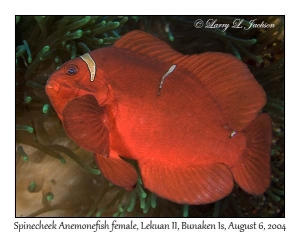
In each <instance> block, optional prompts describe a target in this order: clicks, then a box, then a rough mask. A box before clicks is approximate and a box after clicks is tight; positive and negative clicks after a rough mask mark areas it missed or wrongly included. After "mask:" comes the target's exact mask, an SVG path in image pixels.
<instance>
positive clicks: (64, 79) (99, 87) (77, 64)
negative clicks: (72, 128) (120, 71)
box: [45, 54, 109, 120]
mask: <svg viewBox="0 0 300 233" xmlns="http://www.w3.org/2000/svg"><path fill="white" fill-rule="evenodd" d="M84 56H87V55H86V54H85V55H83V56H81V57H78V58H75V59H73V60H70V61H68V62H66V63H64V64H63V65H61V66H60V67H59V69H57V70H56V71H55V72H54V73H53V74H52V75H51V76H50V77H49V79H48V81H47V84H46V87H45V90H46V93H47V95H48V97H49V99H50V101H51V104H52V106H53V107H54V109H55V111H56V112H57V114H58V116H59V118H60V119H61V120H62V112H63V110H64V108H65V106H66V104H67V103H68V102H69V101H71V100H72V99H74V98H76V97H81V96H83V95H88V94H91V95H93V96H94V97H95V98H96V99H97V101H98V103H99V105H103V103H104V102H105V100H106V99H107V97H108V91H109V86H108V84H107V83H106V81H105V78H104V72H103V71H102V70H101V69H99V68H97V72H96V64H95V62H94V60H93V59H92V57H90V56H89V55H88V56H89V58H88V59H90V60H84V59H83V57H84ZM91 63H92V64H91ZM92 66H94V67H92Z"/></svg>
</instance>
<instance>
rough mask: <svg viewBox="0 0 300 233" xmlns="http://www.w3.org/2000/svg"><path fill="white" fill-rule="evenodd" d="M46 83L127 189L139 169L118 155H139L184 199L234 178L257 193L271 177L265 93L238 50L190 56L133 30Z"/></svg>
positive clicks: (157, 189)
mask: <svg viewBox="0 0 300 233" xmlns="http://www.w3.org/2000/svg"><path fill="white" fill-rule="evenodd" d="M86 57H87V59H86ZM91 64H95V72H94V74H93V72H92V71H91V70H93V68H91V66H93V65H91ZM46 92H47V94H48V96H49V98H50V100H51V103H52V105H53V106H54V108H55V110H56V112H57V113H58V116H59V117H60V119H61V120H62V122H63V125H64V127H65V130H66V132H67V134H68V135H69V136H70V137H71V138H72V139H73V140H74V141H75V142H76V143H77V144H78V145H80V146H82V147H83V148H85V149H87V150H90V151H93V152H94V153H95V159H96V162H97V164H98V166H99V169H100V170H101V171H102V172H103V174H104V176H105V177H106V178H107V179H109V180H110V181H111V182H112V183H114V184H116V185H119V186H121V187H124V188H126V189H127V190H130V189H131V188H132V187H133V185H134V184H135V182H136V180H137V174H136V171H135V169H134V168H133V167H132V166H131V165H130V164H129V163H127V162H125V161H124V160H122V159H121V158H120V156H119V155H121V156H122V157H124V158H129V159H134V160H136V161H137V162H138V166H139V169H140V171H141V176H142V180H143V183H144V186H145V187H146V188H148V189H149V190H150V191H152V192H154V193H156V194H157V195H159V196H161V197H163V198H167V199H169V200H171V201H174V202H177V203H184V204H206V203H211V202H214V201H216V200H219V199H221V198H223V197H225V196H226V195H228V194H229V193H230V192H231V191H232V188H233V184H234V180H235V181H236V182H237V183H238V184H239V185H240V187H241V188H243V189H244V190H245V191H247V192H248V193H251V194H260V193H263V192H264V191H265V190H266V188H267V187H268V186H269V182H270V161H269V153H270V144H271V137H272V135H271V119H270V117H269V116H268V115H267V114H259V111H260V110H261V108H262V107H263V106H264V104H265V102H266V98H265V93H264V91H263V89H262V87H261V86H260V85H259V84H258V83H257V82H256V80H255V79H254V77H253V76H252V74H251V73H250V71H249V70H248V68H247V67H246V66H245V65H244V64H243V63H242V62H241V61H239V60H238V59H236V58H234V57H233V56H231V55H228V54H223V53H204V54H200V55H192V56H184V55H182V54H179V53H177V52H175V51H174V50H172V49H171V48H170V47H169V46H168V45H167V44H165V43H164V42H162V41H160V40H158V39H157V38H155V37H153V36H151V35H149V34H147V33H145V32H141V31H132V32H130V33H128V34H126V35H125V36H124V37H122V38H121V39H120V40H119V41H117V42H116V43H115V44H114V46H112V47H108V48H102V49H98V50H94V51H91V52H90V53H89V56H85V57H83V58H80V57H79V58H76V59H74V60H71V61H69V62H67V63H65V64H64V65H63V66H62V67H61V68H60V69H59V70H57V71H56V72H55V73H54V74H53V75H52V76H51V77H50V79H49V80H48V83H47V85H46Z"/></svg>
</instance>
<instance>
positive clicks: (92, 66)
mask: <svg viewBox="0 0 300 233" xmlns="http://www.w3.org/2000/svg"><path fill="white" fill-rule="evenodd" d="M80 58H81V59H82V60H83V61H84V62H85V63H86V64H87V66H88V68H89V70H90V74H91V82H93V81H94V79H95V75H96V63H95V61H94V60H93V58H92V57H91V56H90V54H88V53H85V54H83V55H82V56H80Z"/></svg>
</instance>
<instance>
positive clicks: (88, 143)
mask: <svg viewBox="0 0 300 233" xmlns="http://www.w3.org/2000/svg"><path fill="white" fill-rule="evenodd" d="M105 114H106V109H105V107H101V106H99V105H98V102H97V100H96V98H95V97H94V96H92V95H84V96H81V97H77V98H74V99H72V100H71V101H70V102H69V103H67V105H66V106H65V108H64V110H63V114H62V115H63V121H62V122H63V126H64V128H65V130H66V133H67V134H68V135H69V137H70V138H71V139H72V140H73V141H74V142H76V143H77V144H78V145H80V146H81V147H83V148H84V149H86V150H89V151H93V152H97V153H99V154H102V155H109V130H108V127H107V125H106V124H105Z"/></svg>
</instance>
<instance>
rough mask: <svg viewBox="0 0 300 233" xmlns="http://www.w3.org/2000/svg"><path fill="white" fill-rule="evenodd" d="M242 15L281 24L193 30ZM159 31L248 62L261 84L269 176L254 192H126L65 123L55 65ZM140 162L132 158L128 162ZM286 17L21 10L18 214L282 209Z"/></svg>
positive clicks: (177, 45)
mask: <svg viewBox="0 0 300 233" xmlns="http://www.w3.org/2000/svg"><path fill="white" fill-rule="evenodd" d="M197 19H202V20H203V21H204V22H206V21H207V20H209V19H217V22H218V23H222V24H226V23H229V24H232V22H233V21H234V20H235V19H243V22H242V24H241V25H242V26H243V27H245V28H248V27H249V26H250V25H251V20H255V21H254V22H255V23H261V22H264V23H268V24H274V25H275V27H274V28H267V29H265V28H252V29H250V30H244V29H239V30H238V29H235V28H228V29H227V30H226V31H224V30H222V28H214V29H212V28H204V27H202V28H196V27H195V26H194V22H195V20H197ZM134 29H140V30H144V31H147V32H149V33H151V34H153V35H156V36H158V37H159V38H161V39H162V40H164V41H166V42H167V43H169V44H170V45H171V47H173V48H174V49H175V50H177V51H179V52H181V53H183V54H194V53H202V52H206V51H219V52H225V53H231V54H233V55H235V56H236V57H238V58H239V59H241V60H242V61H244V62H245V63H246V64H247V65H248V67H249V69H250V70H251V71H252V73H253V74H254V76H255V77H256V79H257V80H258V82H259V83H260V84H261V85H262V86H263V87H264V89H265V91H266V93H267V96H268V102H267V105H266V106H265V108H264V109H263V110H264V111H266V112H268V113H269V114H270V115H271V116H272V119H273V142H272V150H271V167H272V181H271V186H270V188H269V189H268V190H267V191H266V192H265V194H263V195H260V196H252V195H249V194H247V193H245V192H243V191H242V190H241V189H240V188H239V187H238V186H236V187H235V188H234V190H233V192H232V193H231V194H230V195H229V196H228V197H226V198H224V199H222V200H220V201H217V202H216V203H212V204H209V205H199V206H187V205H183V206H182V205H178V204H176V203H172V202H170V201H167V200H164V199H161V198H159V197H157V196H156V195H154V194H152V193H150V192H149V191H148V190H144V189H143V184H142V181H141V179H140V180H139V182H138V184H137V186H136V188H135V190H133V191H132V192H127V191H124V190H123V189H121V188H118V187H115V186H114V185H112V184H110V183H109V182H108V181H107V180H106V179H104V178H103V177H102V175H101V174H100V171H99V170H98V169H97V168H96V166H95V164H94V161H93V155H92V153H90V152H87V151H85V150H83V149H82V148H79V147H78V146H77V145H76V144H74V143H73V142H72V141H71V140H70V139H69V138H68V137H67V135H66V134H65V132H64V129H63V127H62V124H61V122H60V120H59V119H58V118H57V115H56V113H55V111H54V110H53V108H52V107H51V104H50V102H49V99H48V97H47V95H46V94H45V91H44V86H45V83H46V81H47V79H48V77H49V76H50V74H51V73H53V72H54V71H55V70H56V68H57V67H59V66H60V65H61V64H63V63H64V62H66V61H68V60H70V59H72V58H75V57H77V56H80V55H82V54H83V53H85V52H88V51H90V50H93V49H96V48H100V47H105V46H110V45H111V44H112V43H113V42H114V41H116V40H117V39H119V38H120V36H122V35H123V34H125V33H126V32H128V31H131V30H134ZM131 162H132V163H133V164H134V163H135V162H134V161H131ZM284 169H285V166H284V17H282V16H268V17H267V16H260V17H254V16H249V17H245V16H243V17H233V16H231V17H225V16H212V17H209V16H128V17H125V16H124V17H121V16H120V17H119V16H107V17H105V16H16V216H17V217H21V216H70V217H71V216H74V217H76V216H86V217H89V216H98V217H100V216H114V217H117V216H120V217H121V216H136V217H137V216H139V217H142V216H153V217H181V216H189V217H218V216H220V217H237V216H240V217H241V216H244V217H284V214H285V212H284V209H285V208H284V171H285V170H284Z"/></svg>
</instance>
